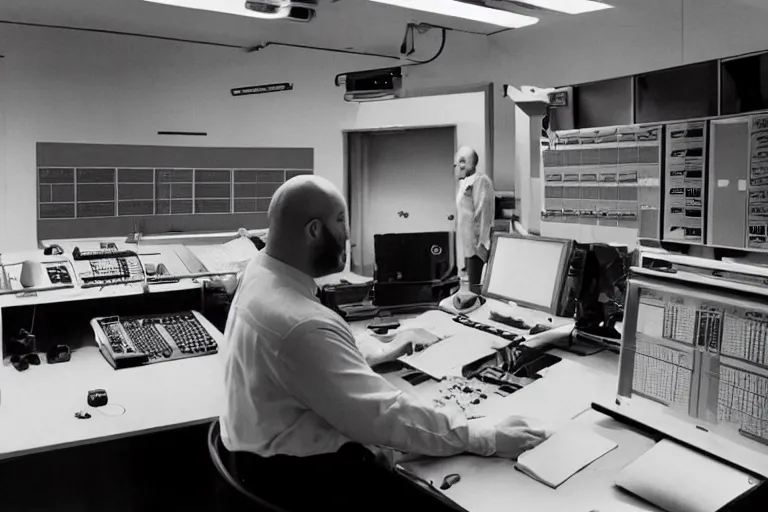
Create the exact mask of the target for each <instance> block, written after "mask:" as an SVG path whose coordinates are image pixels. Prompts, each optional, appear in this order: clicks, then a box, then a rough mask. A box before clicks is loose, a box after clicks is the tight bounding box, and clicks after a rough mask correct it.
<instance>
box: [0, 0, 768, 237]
mask: <svg viewBox="0 0 768 512" xmlns="http://www.w3.org/2000/svg"><path fill="white" fill-rule="evenodd" d="M614 3H615V4H616V5H618V6H619V8H617V9H611V10H607V11H603V12H601V13H595V14H591V15H588V16H583V17H581V16H576V17H569V18H568V19H563V17H560V18H559V19H555V20H554V21H553V22H546V23H545V22H542V23H540V24H538V25H534V26H532V27H528V28H525V29H522V30H513V31H509V32H505V33H502V34H499V35H496V36H493V37H489V38H484V37H482V36H473V35H469V34H461V33H449V34H448V42H447V44H446V49H445V52H444V54H443V56H441V57H440V58H439V59H438V60H436V61H435V62H433V63H430V64H428V65H426V66H417V67H412V68H409V69H408V71H407V75H406V91H410V92H414V91H435V92H440V91H445V90H446V88H448V89H450V88H455V87H462V86H467V85H471V84H481V83H484V82H493V83H494V95H495V98H494V116H495V118H494V129H493V136H494V139H495V154H494V155H493V160H494V182H495V185H496V187H497V189H500V190H512V189H513V187H514V144H513V141H514V108H513V106H512V104H511V103H512V102H511V101H508V100H504V99H502V98H501V86H502V85H503V84H506V83H511V84H515V85H525V84H534V85H545V86H546V85H562V84H573V83H581V82H588V81H593V80H601V79H605V78H611V77H617V76H623V75H628V74H632V73H637V72H642V71H648V70H653V69H660V68H665V67H671V66H677V65H681V64H686V63H691V62H698V61H702V60H707V59H712V58H719V57H725V56H729V55H736V54H741V53H746V52H751V51H758V50H764V49H768V32H766V31H765V30H764V27H765V25H766V23H768V4H766V3H765V2H764V1H763V0H682V1H669V0H616V1H615V2H614ZM340 37H341V36H340ZM398 42H399V41H398ZM395 45H396V43H395ZM339 46H341V45H339ZM0 49H1V50H2V53H3V54H4V55H5V56H6V58H5V59H0V251H3V250H9V249H11V248H24V247H26V248H29V247H32V246H34V244H35V240H36V237H35V233H34V222H35V214H34V196H33V195H32V194H33V193H34V183H35V182H34V143H35V142H37V141H48V142H104V143H115V142H121V143H131V144H170V145H175V144H181V145H185V144H189V145H192V144H205V145H218V146H227V145H229V146H237V145H239V146H280V145H291V146H297V145H298V146H311V147H314V148H315V163H316V171H317V173H318V174H319V175H322V176H326V177H328V178H330V179H331V180H332V181H334V182H335V183H336V184H337V185H342V182H343V179H342V177H343V169H342V168H343V146H342V145H341V144H340V143H339V142H338V136H337V134H338V130H337V129H336V127H337V126H341V125H342V124H344V123H348V122H349V121H350V120H351V119H353V117H354V113H355V111H356V108H357V106H356V105H349V104H345V103H343V101H342V100H341V91H340V90H339V89H337V88H336V87H334V85H333V82H332V77H333V76H334V75H335V74H336V73H339V72H344V71H349V70H354V69H366V68H374V67H378V66H387V65H391V64H392V62H393V61H391V60H381V59H373V58H367V57H359V58H358V57H352V56H346V55H334V54H327V53H322V52H315V51H303V50H295V49H282V48H275V47H273V48H269V49H267V50H265V51H262V52H259V53H255V54H244V53H242V52H240V51H238V50H232V49H224V48H212V47H204V46H198V45H191V44H181V43H171V42H161V41H155V40H147V39H137V38H131V37H123V36H109V35H104V34H88V33H77V32H68V31H61V30H54V29H35V28H20V27H11V26H2V29H1V30H0ZM395 51H396V50H395ZM273 81H275V82H281V81H292V82H294V83H295V85H296V90H295V91H293V92H292V93H286V94H279V93H278V94H270V95H265V96H261V97H250V98H239V99H233V98H231V97H230V96H229V92H228V91H229V88H231V87H235V86H244V85H253V84H261V83H269V82H273ZM3 114H5V115H4V116H3ZM3 117H5V126H6V128H5V131H6V136H5V137H2V133H3V131H2V130H3ZM173 129H177V130H203V131H208V132H209V136H208V137H206V138H205V139H204V140H202V139H194V140H189V139H187V138H177V137H162V138H160V137H158V136H157V135H155V134H156V132H157V131H158V130H173ZM459 143H462V141H459ZM3 151H5V157H3ZM3 169H4V170H5V172H3ZM4 182H6V183H5V184H4ZM4 186H5V192H4V191H3V190H4V188H3V187H4ZM521 199H522V200H523V201H525V198H521Z"/></svg>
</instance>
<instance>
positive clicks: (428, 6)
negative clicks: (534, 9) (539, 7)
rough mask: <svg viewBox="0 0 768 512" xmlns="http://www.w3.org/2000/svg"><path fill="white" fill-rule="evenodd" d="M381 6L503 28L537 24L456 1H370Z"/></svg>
mask: <svg viewBox="0 0 768 512" xmlns="http://www.w3.org/2000/svg"><path fill="white" fill-rule="evenodd" d="M371 1H372V2H378V3H381V4H388V5H394V6H397V7H403V8H405V9H413V10H416V11H424V12H431V13H435V14H441V15H443V16H453V17H454V18H464V19H466V20H472V21H479V22H481V23H488V24H491V25H499V26H501V27H505V28H521V27H527V26H529V25H534V24H536V23H538V21H539V19H538V18H534V17H533V16H524V15H522V14H517V13H514V12H509V11H503V10H501V9H491V8H488V7H482V6H479V5H473V4H465V3H463V2H457V1H456V0H371Z"/></svg>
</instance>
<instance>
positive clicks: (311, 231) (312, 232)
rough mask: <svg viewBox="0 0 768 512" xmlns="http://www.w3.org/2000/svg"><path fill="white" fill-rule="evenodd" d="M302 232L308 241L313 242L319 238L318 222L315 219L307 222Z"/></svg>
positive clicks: (319, 228) (319, 227)
mask: <svg viewBox="0 0 768 512" xmlns="http://www.w3.org/2000/svg"><path fill="white" fill-rule="evenodd" d="M304 232H305V233H306V234H307V236H308V237H309V238H310V240H315V239H317V238H320V232H321V226H320V221H319V220H317V219H312V220H311V221H309V222H308V223H307V226H306V228H305V229H304Z"/></svg>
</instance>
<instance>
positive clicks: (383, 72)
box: [336, 67, 403, 103]
mask: <svg viewBox="0 0 768 512" xmlns="http://www.w3.org/2000/svg"><path fill="white" fill-rule="evenodd" d="M336 85H337V86H340V85H345V86H346V89H347V92H346V93H345V94H344V101H349V102H357V103H359V102H363V101H379V100H391V99H394V98H396V97H397V96H398V95H399V94H400V92H401V90H402V86H403V69H402V68H399V67H397V68H385V69H372V70H369V71H356V72H354V73H342V74H341V75H338V76H337V77H336Z"/></svg>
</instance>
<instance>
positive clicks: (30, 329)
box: [29, 304, 37, 334]
mask: <svg viewBox="0 0 768 512" xmlns="http://www.w3.org/2000/svg"><path fill="white" fill-rule="evenodd" d="M35 313H37V304H35V305H34V306H32V322H31V324H30V326H29V334H33V333H34V332H35Z"/></svg>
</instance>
